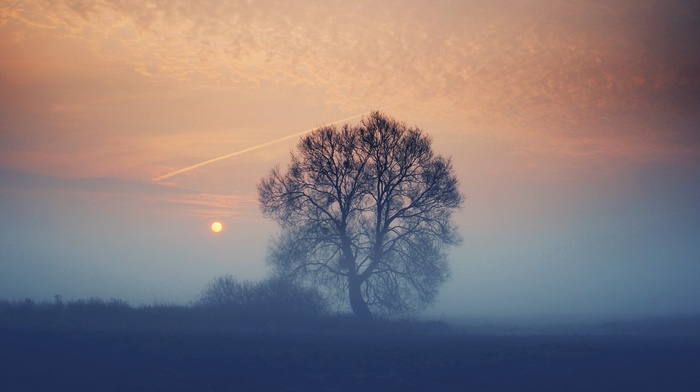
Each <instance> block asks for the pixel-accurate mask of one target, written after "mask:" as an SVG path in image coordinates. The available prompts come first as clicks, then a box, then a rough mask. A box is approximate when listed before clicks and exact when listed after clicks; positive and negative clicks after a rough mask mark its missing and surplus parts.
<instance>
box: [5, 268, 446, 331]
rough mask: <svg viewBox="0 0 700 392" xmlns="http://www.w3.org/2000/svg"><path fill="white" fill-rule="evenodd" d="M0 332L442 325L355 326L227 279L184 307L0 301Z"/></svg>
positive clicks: (266, 284) (273, 281)
mask: <svg viewBox="0 0 700 392" xmlns="http://www.w3.org/2000/svg"><path fill="white" fill-rule="evenodd" d="M0 328H2V329H14V330H27V329H28V330H77V331H90V330H94V331H163V332H165V331H190V332H196V333H209V332H226V331H231V332H238V331H241V330H265V329H270V328H273V329H275V330H285V329H287V330H293V329H297V330H298V329H303V330H309V331H318V330H330V331H446V330H447V326H446V324H444V323H442V322H436V321H418V320H416V319H407V318H403V319H382V318H377V319H373V320H360V319H357V318H356V317H353V316H352V315H351V314H348V313H343V312H334V311H331V310H329V308H328V306H327V303H326V301H325V300H324V298H323V297H322V296H321V294H320V293H319V292H318V291H316V290H314V289H312V288H308V287H303V286H299V285H297V284H295V283H293V282H291V281H289V280H287V279H284V278H280V277H271V278H267V279H264V280H261V281H258V282H251V281H239V280H236V279H235V278H234V277H233V276H231V275H225V276H220V277H217V278H215V279H213V280H211V281H210V282H209V283H208V284H207V285H206V287H205V288H204V289H203V290H202V292H201V294H200V295H199V296H198V298H196V299H195V300H194V301H191V302H190V303H189V304H187V305H177V304H164V303H160V304H159V303H156V304H152V305H140V306H131V305H130V304H129V303H128V302H126V301H122V300H119V299H110V300H104V299H101V298H89V299H79V300H72V301H63V299H62V297H61V296H60V295H56V296H55V298H54V300H51V301H50V300H45V301H41V302H37V301H34V300H32V299H29V298H27V299H24V300H19V301H7V300H0Z"/></svg>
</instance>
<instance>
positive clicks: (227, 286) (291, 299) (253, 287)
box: [196, 275, 326, 321]
mask: <svg viewBox="0 0 700 392" xmlns="http://www.w3.org/2000/svg"><path fill="white" fill-rule="evenodd" d="M196 304H197V305H199V306H203V307H208V308H215V309H217V310H218V311H221V312H225V313H227V314H229V315H238V316H241V317H246V318H248V319H250V318H254V319H255V320H260V321H264V320H269V321H282V320H289V319H290V318H291V317H294V316H307V317H308V316H320V315H321V314H323V313H324V312H325V309H326V305H325V302H324V300H323V298H322V296H321V294H320V293H319V292H318V291H317V290H314V289H312V288H309V287H303V286H300V285H298V284H295V283H293V282H291V281H290V280H287V279H285V278H281V277H273V278H268V279H266V280H263V281H260V282H257V283H253V282H250V281H243V282H239V281H237V280H236V279H235V278H234V277H233V276H231V275H225V276H220V277H218V278H215V279H214V280H212V281H210V282H209V283H208V284H207V287H206V288H205V289H204V291H203V292H202V294H201V296H200V298H199V300H198V301H197V303H196Z"/></svg>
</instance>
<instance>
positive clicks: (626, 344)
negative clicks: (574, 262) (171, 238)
mask: <svg viewBox="0 0 700 392" xmlns="http://www.w3.org/2000/svg"><path fill="white" fill-rule="evenodd" d="M14 305H17V304H14ZM14 305H13V306H14ZM112 306H114V309H111V310H110V311H105V312H104V314H103V315H102V316H98V315H97V313H95V310H96V309H98V308H100V307H102V309H103V310H105V309H107V308H109V305H108V304H105V303H102V304H101V305H95V304H93V309H92V311H93V312H92V313H90V312H88V313H85V312H84V313H82V315H81V316H75V315H73V316H71V317H68V316H66V314H65V313H63V312H64V311H65V308H64V309H63V310H62V311H59V310H56V309H54V310H53V311H51V310H50V309H46V308H45V309H43V310H40V309H37V308H36V307H35V308H34V309H33V310H27V309H25V310H24V312H25V313H24V316H23V317H24V318H22V317H20V316H19V315H18V311H17V310H18V309H16V308H13V309H14V313H13V312H12V311H10V312H8V309H9V308H8V307H7V306H6V307H5V309H4V311H3V312H2V313H0V389H2V390H4V391H47V390H52V391H98V390H99V391H126V390H129V391H135V390H140V391H260V390H271V391H316V390H318V391H468V390H474V391H504V390H507V391H623V390H629V391H662V390H663V391H696V390H698V386H699V385H700V339H699V338H698V336H697V335H692V334H665V335H664V336H661V335H654V334H646V333H644V334H640V333H629V334H626V333H616V334H609V333H603V334H601V333H596V334H583V335H574V334H517V335H516V334H485V333H483V332H484V331H482V332H481V333H479V334H476V333H473V332H471V333H470V332H468V331H457V330H455V329H454V328H452V329H450V328H448V327H447V326H445V325H443V324H441V323H420V322H375V323H373V324H362V323H358V322H356V321H354V320H353V319H351V318H348V317H335V318H334V317H327V318H326V319H325V321H319V320H316V321H314V322H313V323H312V322H311V321H313V320H306V322H302V321H297V322H296V323H295V322H291V320H290V323H287V324H284V323H278V322H276V323H267V324H265V323H262V324H261V323H260V322H258V323H257V325H253V324H250V323H244V322H231V321H229V324H228V325H226V326H221V325H218V326H217V325H214V324H211V323H212V322H213V321H212V320H211V319H206V317H205V316H203V315H202V314H197V313H196V312H194V310H193V309H189V308H186V307H160V308H158V307H152V308H150V310H145V309H142V310H141V311H140V313H139V312H138V311H137V309H133V308H128V307H125V305H124V304H121V305H119V304H118V303H113V304H112ZM119 306H121V307H119ZM117 308H119V309H121V311H122V314H121V316H119V315H117V314H118V313H119V312H116V311H115V309H117ZM128 309H131V310H128ZM51 312H54V313H53V314H52V317H53V318H52V317H49V316H47V314H49V313H51ZM19 313H21V312H19ZM77 313H80V312H77ZM107 314H111V315H112V316H111V318H108V317H106V315H107ZM156 314H157V316H156ZM40 316H41V317H40ZM59 316H60V317H59ZM42 317H43V319H42ZM149 317H150V318H149ZM81 320H82V321H81ZM118 320H121V321H122V322H121V324H119V323H116V322H117V321H118ZM143 320H146V321H143ZM149 320H150V321H149ZM30 321H31V322H30ZM657 324H658V321H657ZM617 328H618V329H620V328H621V327H620V326H617Z"/></svg>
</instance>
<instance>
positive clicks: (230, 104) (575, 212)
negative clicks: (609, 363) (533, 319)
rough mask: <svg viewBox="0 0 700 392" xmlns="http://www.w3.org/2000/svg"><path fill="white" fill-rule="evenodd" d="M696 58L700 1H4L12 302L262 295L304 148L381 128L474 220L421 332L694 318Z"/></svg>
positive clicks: (1, 211)
mask: <svg viewBox="0 0 700 392" xmlns="http://www.w3.org/2000/svg"><path fill="white" fill-rule="evenodd" d="M698 36H700V1H697V0H689V1H680V0H663V1H662V0H629V1H628V0H616V1H598V0H587V1H583V0H581V1H578V0H574V1H571V0H566V1H565V0H521V1H516V0H493V1H481V0H471V1H448V0H446V1H437V2H436V1H427V0H426V1H423V0H416V1H399V0H395V1H392V0H387V1H382V2H373V1H363V0H359V1H332V0H331V1H311V0H306V1H304V0H302V1H294V2H286V1H252V0H248V1H244V0H241V1H224V0H220V1H217V0H206V1H205V0H203V1H197V2H193V1H186V0H172V1H160V0H138V1H135V0H113V1H109V0H94V1H90V0H72V1H67V0H65V1H62V0H53V1H41V0H27V1H13V0H10V1H8V0H0V222H2V224H1V225H0V298H3V299H22V298H25V297H30V298H34V299H37V300H42V299H52V298H53V297H54V295H56V294H59V295H62V296H63V298H64V299H78V298H87V297H101V298H120V299H123V300H126V301H129V302H130V303H131V304H134V305H136V304H151V303H154V302H156V303H178V304H179V303H188V302H189V301H193V300H195V299H196V298H197V295H198V294H199V293H200V292H201V290H202V289H203V288H204V286H205V285H206V283H207V282H208V281H209V280H211V279H213V278H215V277H217V276H219V275H223V274H231V275H233V276H235V277H237V278H239V279H251V280H257V279H262V278H264V277H265V276H266V275H267V274H268V273H269V272H270V269H269V268H268V266H267V265H266V263H265V255H266V252H267V246H268V242H269V239H270V238H271V237H272V236H273V235H274V234H275V233H276V232H277V227H276V225H275V224H274V222H271V221H268V220H266V219H264V218H263V217H262V214H261V213H260V211H259V209H258V204H257V193H256V185H257V183H258V182H259V181H260V180H261V179H262V178H263V177H264V176H265V175H266V174H267V173H269V171H270V170H271V169H272V168H273V167H275V166H280V167H284V166H285V165H287V164H288V163H289V153H290V151H292V150H293V149H294V148H295V144H296V141H297V139H298V138H297V137H291V138H287V137H288V136H292V135H296V134H299V133H302V132H305V131H307V130H310V129H313V128H315V127H318V126H321V125H324V124H331V123H334V122H337V121H339V120H344V119H348V118H351V119H350V120H348V121H349V122H350V123H357V122H358V121H359V119H360V117H359V116H358V115H361V114H362V113H367V112H368V111H371V110H375V109H380V108H381V110H382V111H383V112H384V113H386V114H388V115H390V116H392V117H394V118H396V119H398V120H400V121H403V122H405V123H406V124H407V125H409V126H417V127H419V128H421V129H422V130H423V131H424V132H426V133H427V134H429V135H430V136H431V138H432V141H433V149H434V150H435V152H436V153H438V154H441V155H443V156H448V157H451V158H452V162H453V165H454V170H455V174H456V175H457V177H458V178H459V180H460V188H461V190H462V192H463V193H464V194H465V196H466V199H465V203H464V205H463V207H462V209H461V210H460V211H458V212H457V213H456V214H455V216H454V220H455V223H456V224H457V225H458V226H459V227H460V233H461V235H462V236H463V237H464V242H463V243H462V245H460V246H459V247H456V248H454V249H452V250H451V252H450V256H449V259H450V266H451V271H452V273H451V278H450V281H449V282H448V283H447V284H445V286H444V287H443V288H442V290H441V294H440V296H439V298H438V300H437V302H436V303H435V305H434V306H433V307H432V308H431V309H430V310H429V311H428V314H431V315H437V316H440V317H442V316H460V317H462V316H463V317H476V316H479V317H481V316H489V317H505V316H525V315H529V316H532V315H603V316H605V317H613V316H615V317H626V316H639V315H669V314H696V313H699V312H700V302H699V301H697V298H700V41H699V40H697V38H696V37H698ZM283 138H287V139H284V140H279V139H283ZM271 141H278V142H277V143H272V144H268V143H269V142H271ZM260 145H264V146H263V147H261V148H258V149H252V150H249V151H246V152H243V153H241V154H238V155H235V156H230V157H228V158H226V159H221V160H218V161H216V162H212V163H210V164H206V165H203V166H200V167H197V168H195V169H192V170H188V171H184V172H182V173H179V174H177V175H173V176H171V177H167V178H162V177H163V176H165V175H167V174H168V173H172V172H174V171H177V170H180V169H183V168H187V167H189V166H192V165H196V164H198V163H202V162H206V161H208V160H210V159H213V158H217V157H221V156H225V155H228V154H232V153H235V152H239V151H243V150H246V149H249V148H250V147H255V146H260ZM158 178H161V179H159V180H155V179H158ZM216 220H218V221H221V222H222V223H223V225H224V230H223V231H222V232H221V233H218V234H214V233H212V232H211V231H210V230H209V225H210V224H211V222H213V221H216Z"/></svg>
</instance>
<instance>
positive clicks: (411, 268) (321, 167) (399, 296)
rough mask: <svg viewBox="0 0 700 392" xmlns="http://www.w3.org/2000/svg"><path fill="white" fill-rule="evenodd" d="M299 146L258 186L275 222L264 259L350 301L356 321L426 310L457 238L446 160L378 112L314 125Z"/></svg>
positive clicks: (454, 186) (458, 199)
mask: <svg viewBox="0 0 700 392" xmlns="http://www.w3.org/2000/svg"><path fill="white" fill-rule="evenodd" d="M297 149H298V151H297V152H296V153H292V157H291V163H290V164H289V167H288V168H287V171H286V172H282V171H280V169H279V168H275V169H273V170H272V171H271V172H270V174H269V175H268V176H267V177H266V178H264V179H263V180H262V181H261V182H260V183H259V185H258V192H259V201H260V206H261V210H262V212H263V214H264V215H265V216H266V217H268V218H272V219H274V220H275V221H277V222H278V223H279V224H280V226H281V232H280V234H279V236H278V237H277V238H275V239H274V240H273V241H272V243H271V246H270V253H269V256H268V261H269V262H270V263H271V264H272V265H273V266H274V267H275V268H276V269H277V270H278V271H279V272H282V273H284V274H286V275H288V276H291V277H294V278H296V279H300V280H302V281H307V282H309V283H312V284H315V285H317V286H318V287H324V288H325V289H326V291H327V292H329V290H330V292H335V293H336V294H339V295H340V298H341V299H342V300H343V301H347V300H349V303H350V306H351V308H352V311H353V312H354V313H355V315H357V316H358V317H361V318H369V317H371V315H372V311H373V310H376V311H380V312H385V313H398V312H405V311H411V310H417V309H420V308H423V307H424V306H426V305H428V304H430V303H431V302H432V301H433V300H434V299H435V296H436V294H437V290H438V288H439V286H440V285H441V284H442V283H444V282H445V281H446V279H447V277H448V275H449V269H448V265H447V259H446V252H445V250H446V248H447V247H448V246H450V245H456V244H458V243H459V241H460V240H461V239H460V237H459V235H458V234H457V230H456V227H455V226H454V225H453V224H452V222H451V216H452V213H453V212H454V211H455V209H457V208H459V206H460V205H461V203H462V199H463V197H462V195H461V194H460V192H459V190H458V186H459V184H458V181H457V178H456V177H455V175H454V173H453V169H452V164H451V162H450V160H449V159H445V158H443V157H441V156H439V155H434V154H433V151H432V148H431V140H430V138H429V137H428V136H426V135H424V134H423V132H422V131H421V130H420V129H418V128H408V127H406V125H404V124H403V123H400V122H398V121H396V120H394V119H392V118H390V117H387V116H385V115H384V114H382V113H380V112H373V113H372V114H370V115H369V116H368V117H366V118H363V119H362V121H361V122H360V124H359V125H357V126H350V125H344V126H343V127H342V128H340V129H338V128H337V127H334V126H327V127H321V128H319V129H317V130H315V131H313V132H312V133H310V134H309V135H307V136H305V137H303V138H302V139H301V140H300V142H299V144H298V146H297Z"/></svg>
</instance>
